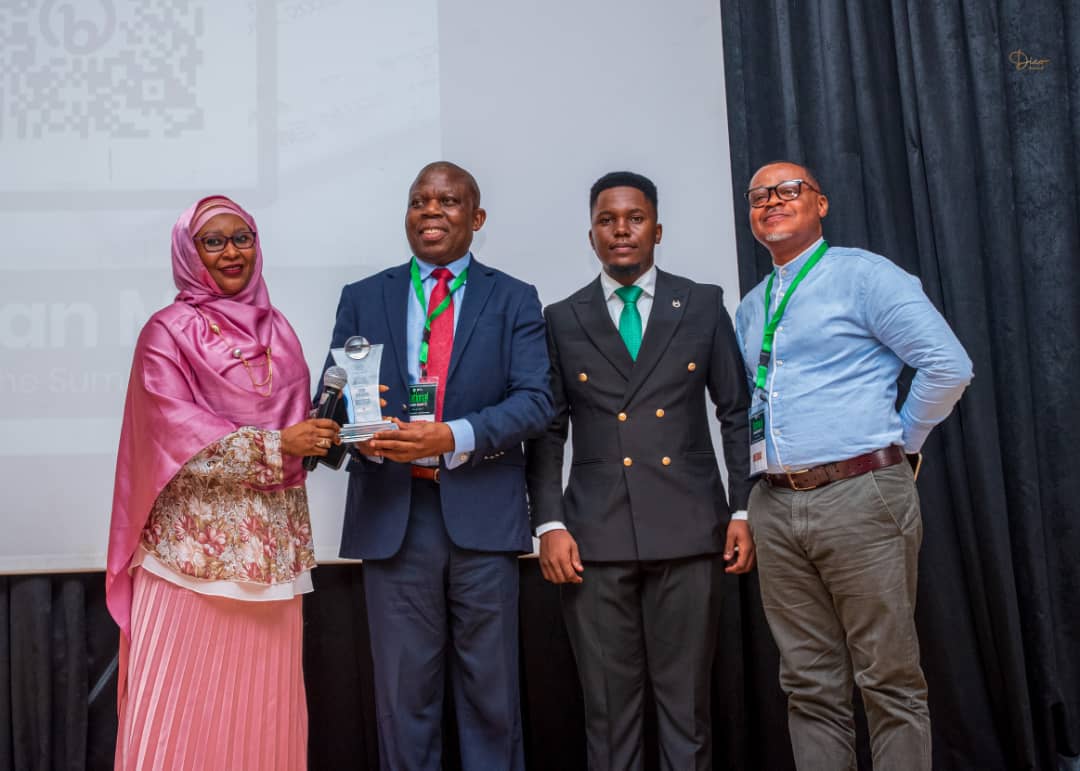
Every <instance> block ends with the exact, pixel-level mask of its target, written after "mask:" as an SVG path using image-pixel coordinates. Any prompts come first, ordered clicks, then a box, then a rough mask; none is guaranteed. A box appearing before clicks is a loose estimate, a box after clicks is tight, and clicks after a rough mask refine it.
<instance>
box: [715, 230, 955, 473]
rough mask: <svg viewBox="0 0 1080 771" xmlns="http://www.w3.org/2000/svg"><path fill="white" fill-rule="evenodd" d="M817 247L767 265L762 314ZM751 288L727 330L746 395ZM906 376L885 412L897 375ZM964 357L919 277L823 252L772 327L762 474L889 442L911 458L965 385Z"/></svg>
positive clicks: (754, 346)
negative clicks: (899, 399)
mask: <svg viewBox="0 0 1080 771" xmlns="http://www.w3.org/2000/svg"><path fill="white" fill-rule="evenodd" d="M820 243H821V241H820V240H818V241H817V242H816V243H814V244H813V245H811V246H810V248H809V249H807V250H806V251H805V252H803V253H802V254H800V255H799V256H798V258H796V259H795V260H792V261H791V262H789V263H788V264H786V265H782V266H776V265H774V266H773V273H774V274H775V278H774V280H773V295H772V298H771V300H770V303H769V311H770V313H774V312H775V309H776V306H777V305H778V304H779V302H780V301H781V300H782V299H783V297H784V294H785V292H787V290H788V288H789V287H790V286H791V282H792V280H794V278H795V276H796V275H797V274H798V272H799V269H800V268H801V267H802V266H803V264H804V263H805V262H806V260H807V259H809V256H810V255H811V254H812V253H813V252H814V250H815V249H816V248H817V247H818V246H819V245H820ZM767 281H768V279H766V280H764V281H762V282H761V283H760V284H758V285H757V286H756V287H754V289H753V290H752V291H751V292H750V293H749V294H748V295H746V297H745V298H743V301H742V303H741V304H740V305H739V309H738V311H737V312H736V314H735V333H736V335H737V337H738V340H739V349H740V350H741V351H742V355H743V361H744V363H745V365H746V373H747V377H748V379H749V381H750V388H751V390H753V388H754V377H755V375H756V372H757V366H758V357H759V354H760V353H761V340H762V337H763V334H764V327H765V286H766V283H767ZM904 364H908V365H910V366H911V367H913V368H915V369H916V370H917V372H916V374H915V378H914V380H913V381H912V383H911V390H910V392H909V393H908V396H907V399H905V400H904V404H903V406H902V407H901V408H900V410H899V412H898V411H897V410H896V388H897V384H896V381H897V377H899V375H900V371H901V369H902V368H903V366H904ZM971 376H972V371H971V360H970V359H969V358H968V355H967V353H966V352H965V351H964V348H963V346H961V345H960V341H959V340H957V339H956V335H955V334H953V331H952V330H951V329H950V328H949V325H948V324H947V323H946V321H945V319H944V318H942V316H941V314H940V313H938V311H937V309H936V308H934V306H933V304H932V303H931V302H930V299H929V298H928V297H927V296H926V294H925V293H924V292H923V291H922V285H921V284H920V282H919V280H918V279H917V278H916V277H915V276H912V275H911V274H909V273H906V272H905V271H903V270H901V269H900V268H899V267H897V266H896V265H894V264H893V263H892V262H890V261H889V260H888V259H886V258H884V257H882V256H881V255H877V254H873V253H871V252H867V251H864V250H862V249H853V248H847V247H836V246H831V247H829V249H828V251H826V252H825V254H824V256H823V257H822V258H821V260H820V261H819V262H818V264H817V265H815V266H814V267H813V268H812V269H811V270H810V272H809V273H808V274H807V275H806V277H805V278H804V279H803V280H802V283H800V284H799V286H798V288H797V289H796V291H795V294H794V296H793V297H792V298H791V300H790V301H789V303H788V306H787V310H786V311H785V312H784V315H783V317H782V318H781V320H780V324H779V326H778V327H777V329H776V337H775V338H774V340H773V351H772V359H771V361H770V362H769V374H768V378H767V379H766V387H765V392H764V394H761V393H760V392H759V393H756V394H754V396H753V398H754V399H755V400H756V399H759V398H762V396H764V398H765V401H766V405H767V406H766V410H765V415H766V421H765V426H766V431H765V449H766V456H767V460H768V467H769V472H770V473H782V472H784V471H795V470H798V469H803V468H807V467H810V466H817V465H820V464H822V463H831V462H833V461H838V460H844V459H846V458H852V457H855V456H857V455H862V454H863V453H867V452H871V451H873V450H876V449H878V448H881V447H887V446H889V445H892V444H896V445H900V446H902V447H903V448H904V451H905V452H908V453H914V452H918V451H919V449H920V448H921V447H922V445H923V442H924V441H926V437H927V435H928V434H929V433H930V430H931V429H932V428H933V427H934V426H936V425H937V424H938V423H940V422H941V421H942V420H944V419H945V418H946V417H947V416H948V414H949V413H950V412H951V411H952V408H953V405H955V404H956V401H957V400H958V399H959V398H960V395H961V394H962V393H963V392H964V388H966V387H967V384H968V383H969V382H970V381H971Z"/></svg>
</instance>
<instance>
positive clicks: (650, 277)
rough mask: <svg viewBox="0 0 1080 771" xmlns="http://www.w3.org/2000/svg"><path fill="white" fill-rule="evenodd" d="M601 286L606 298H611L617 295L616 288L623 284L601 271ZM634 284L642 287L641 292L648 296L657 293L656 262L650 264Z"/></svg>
mask: <svg viewBox="0 0 1080 771" xmlns="http://www.w3.org/2000/svg"><path fill="white" fill-rule="evenodd" d="M600 286H601V288H602V289H603V290H604V299H605V300H610V299H611V298H612V297H614V296H615V290H616V289H618V288H619V287H620V286H622V284H620V283H619V282H618V281H616V280H615V279H613V278H612V277H611V276H609V275H608V274H607V273H605V272H604V271H600ZM634 286H640V287H641V293H642V294H644V295H645V296H647V297H652V296H653V295H655V294H656V264H655V263H653V264H652V265H651V266H649V269H648V270H647V271H645V272H644V273H642V274H641V275H640V276H638V277H637V280H636V281H634Z"/></svg>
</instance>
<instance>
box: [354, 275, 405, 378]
mask: <svg viewBox="0 0 1080 771" xmlns="http://www.w3.org/2000/svg"><path fill="white" fill-rule="evenodd" d="M385 276H386V280H385V281H384V282H383V307H385V308H386V326H387V328H388V329H389V330H390V347H391V348H392V349H393V351H394V358H395V359H396V360H397V366H398V373H399V374H400V376H401V382H402V383H408V382H409V363H408V362H407V361H405V357H406V355H407V352H408V347H407V346H406V345H405V332H406V330H405V327H406V326H407V325H408V323H409V322H408V315H407V314H408V309H409V305H408V304H409V303H410V302H411V299H410V297H409V294H408V288H409V265H408V263H406V264H405V265H404V266H401V267H397V268H391V269H390V270H388V271H386V273H385ZM360 334H363V330H361V331H360ZM383 353H384V355H385V349H384V351H383Z"/></svg>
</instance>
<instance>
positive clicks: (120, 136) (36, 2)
mask: <svg viewBox="0 0 1080 771" xmlns="http://www.w3.org/2000/svg"><path fill="white" fill-rule="evenodd" d="M274 12H275V7H274V4H273V3H213V2H210V0H201V1H200V0H14V1H11V0H9V2H4V3H0V167H2V168H4V170H5V172H4V174H3V175H2V176H0V208H6V209H66V208H120V207H123V208H131V207H161V206H166V207H171V206H174V205H176V204H178V203H179V204H183V203H184V202H188V201H190V199H191V198H193V197H197V194H198V191H202V190H205V189H207V185H211V186H214V187H216V188H218V189H229V190H232V191H236V192H237V193H247V194H248V195H249V198H248V200H249V201H250V200H252V197H253V196H254V197H255V198H256V199H257V200H268V199H270V198H272V197H273V193H274V187H275V177H276V168H277V159H276V155H277V153H276V147H275V144H274V142H275V139H274V137H275V127H276V99H277V97H276V79H275V73H276V69H277V68H276V58H275V55H274V53H275V52H274V49H275V34H274V33H275V27H276V24H275V21H274Z"/></svg>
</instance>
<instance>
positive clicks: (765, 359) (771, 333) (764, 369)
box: [754, 241, 829, 391]
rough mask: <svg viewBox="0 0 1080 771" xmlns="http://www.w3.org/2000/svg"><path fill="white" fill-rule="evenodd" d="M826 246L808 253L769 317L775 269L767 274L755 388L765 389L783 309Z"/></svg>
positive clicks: (825, 244)
mask: <svg viewBox="0 0 1080 771" xmlns="http://www.w3.org/2000/svg"><path fill="white" fill-rule="evenodd" d="M828 248H829V245H828V244H827V243H826V242H824V241H822V242H821V246H819V247H818V248H817V249H815V250H814V253H813V254H811V255H810V259H808V260H807V261H806V262H805V263H804V264H803V266H802V268H801V269H800V270H799V272H798V274H796V276H795V280H794V281H792V282H791V286H789V287H788V290H787V294H785V295H784V299H783V300H781V301H780V304H779V305H777V306H776V313H774V314H773V316H772V318H769V300H770V298H771V297H772V285H773V279H774V278H776V271H775V270H774V271H773V272H772V273H770V274H769V283H768V284H766V285H765V333H764V335H763V336H762V338H761V355H760V356H759V357H758V367H757V378H756V379H755V380H754V388H755V389H760V390H762V391H763V390H765V381H766V379H767V378H768V376H769V360H770V359H772V345H773V338H774V337H776V328H777V326H779V325H780V319H782V318H783V317H784V311H785V310H787V304H788V300H790V299H791V296H792V295H793V294H795V289H796V288H797V287H798V286H799V284H800V283H801V282H802V280H803V279H804V278H805V277H806V274H807V273H809V272H810V269H811V268H813V267H814V266H815V265H817V264H818V260H820V259H821V257H822V255H824V254H825V252H826V251H827V250H828Z"/></svg>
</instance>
